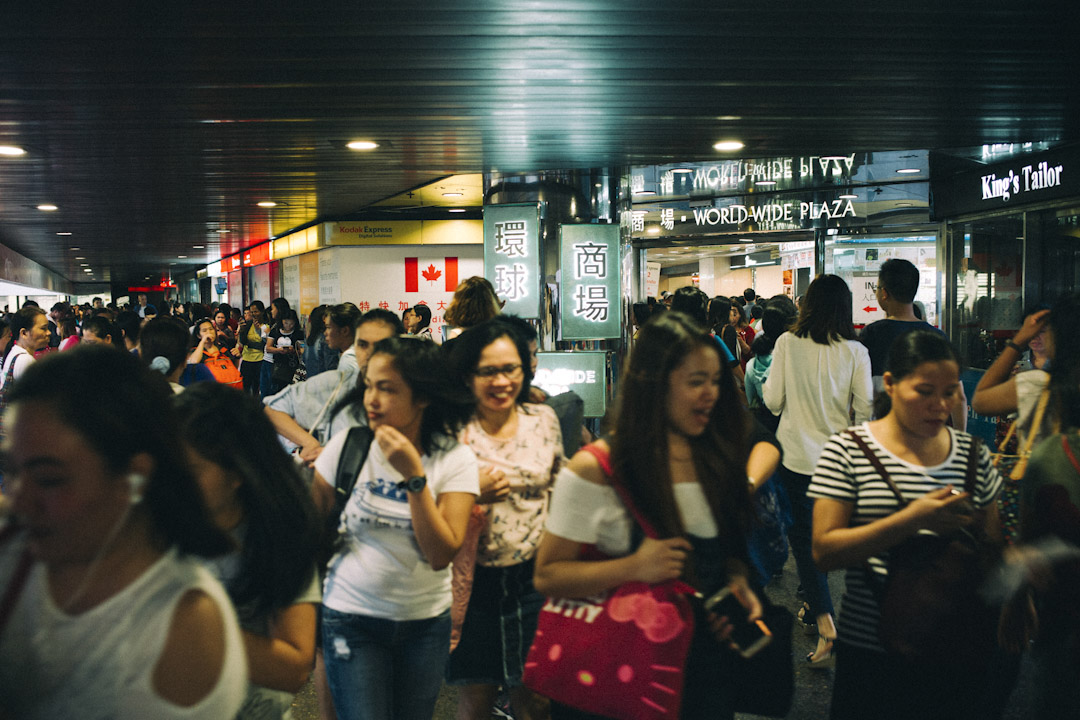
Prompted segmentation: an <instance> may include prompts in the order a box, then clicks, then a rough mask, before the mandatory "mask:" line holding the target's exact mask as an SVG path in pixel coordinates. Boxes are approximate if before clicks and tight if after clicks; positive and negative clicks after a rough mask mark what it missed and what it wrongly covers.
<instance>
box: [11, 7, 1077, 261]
mask: <svg viewBox="0 0 1080 720" xmlns="http://www.w3.org/2000/svg"><path fill="white" fill-rule="evenodd" d="M7 6H8V8H7V9H4V10H0V144H8V145H17V146H20V147H23V148H25V149H26V151H27V154H26V155H25V156H23V157H17V158H2V157H0V243H3V244H6V245H8V246H9V247H11V248H13V249H15V250H17V251H19V252H22V253H23V254H25V255H27V256H29V257H31V258H32V259H34V260H37V261H38V262H41V263H42V264H44V265H46V266H47V267H49V268H51V269H53V270H55V271H56V272H58V273H60V274H61V275H63V276H65V277H68V278H71V279H73V280H76V281H78V280H83V279H86V277H85V275H84V274H83V273H82V272H80V271H79V270H80V267H79V262H76V261H75V259H74V258H75V256H81V257H85V258H87V260H86V261H87V262H89V263H90V266H91V267H92V268H93V270H94V273H93V274H92V275H91V276H90V277H91V278H92V279H93V280H98V281H100V280H106V279H111V280H113V281H117V282H129V281H136V282H141V281H142V280H143V277H144V276H145V275H156V274H157V273H163V272H169V271H170V270H171V271H172V272H173V273H174V274H179V273H182V272H183V271H185V270H190V269H192V267H193V266H195V265H196V264H197V265H199V266H201V265H204V264H206V262H207V258H208V257H209V259H210V260H213V259H216V258H217V257H220V256H222V255H228V254H230V253H232V252H235V251H237V250H239V249H240V248H241V247H243V246H248V245H251V244H254V243H256V242H259V241H262V240H265V239H266V238H267V237H269V236H271V235H275V234H279V233H281V232H283V231H285V230H287V229H289V228H292V227H295V226H297V225H301V224H304V223H307V222H311V221H313V220H315V219H317V218H318V219H324V218H327V219H328V218H333V217H338V216H343V215H348V214H350V213H355V212H357V211H359V210H362V209H363V208H365V207H366V206H368V205H370V204H372V203H374V202H376V201H378V200H380V199H383V198H385V197H387V196H390V195H393V194H396V193H398V192H400V191H402V190H405V189H407V188H411V187H415V186H417V185H419V184H422V183H424V182H427V181H430V180H433V179H436V178H438V177H441V176H444V175H448V174H454V173H466V172H491V171H497V172H506V173H513V172H522V171H529V170H534V171H535V170H540V169H567V168H584V167H613V166H620V165H625V164H651V163H661V162H672V161H691V160H706V159H709V158H714V157H717V154H716V153H715V152H714V151H713V150H712V144H713V143H714V142H716V141H717V140H721V139H725V138H729V137H731V138H738V139H740V140H742V141H744V142H745V143H746V149H745V150H744V151H742V153H741V154H742V155H744V156H747V157H765V156H772V155H803V154H820V153H826V154H829V153H840V152H850V151H856V150H886V149H915V148H926V149H948V148H970V147H971V146H977V145H981V144H983V143H991V142H1014V141H1015V142H1019V141H1029V140H1034V141H1045V140H1049V141H1057V142H1060V141H1071V140H1076V139H1077V117H1078V108H1077V97H1078V93H1077V87H1076V86H1077V80H1076V78H1077V77H1078V75H1077V70H1078V69H1080V51H1078V50H1077V47H1078V46H1077V44H1076V40H1075V37H1074V33H1075V31H1076V28H1077V23H1076V22H1075V18H1073V19H1070V18H1069V17H1063V16H1059V15H1057V12H1060V10H1061V9H1062V8H1063V7H1066V6H1064V5H1060V4H1057V3H1038V2H1015V1H1011V2H999V1H997V0H991V1H983V2H978V3H973V2H955V1H953V2H946V1H943V0H935V1H934V2H925V1H921V0H919V1H914V2H910V1H909V2H903V3H895V2H863V3H850V2H845V3H837V2H824V1H819V2H812V3H810V2H801V1H800V2H788V3H777V2H763V1H762V0H757V1H753V2H752V1H750V0H739V1H737V2H732V1H730V0H729V1H726V2H725V1H722V0H712V1H711V2H673V1H666V2H665V1H664V0H657V1H656V2H638V1H635V0H619V1H618V2H615V1H612V0H551V1H543V0H535V1H533V2H527V1H525V0H517V1H513V0H501V1H500V0H457V1H455V2H402V1H398V2H393V3H372V2H350V3H324V4H309V3H289V4H287V5H284V6H278V5H271V6H260V5H259V4H251V3H230V2H227V1H226V0H177V1H175V2H146V1H145V0H143V1H142V2H138V3H130V5H128V4H121V3H112V4H110V3H73V2H69V3H66V8H65V7H64V4H61V5H60V6H59V9H57V6H55V5H51V4H48V3H41V2H38V3H32V2H27V1H24V2H9V3H7ZM1074 14H1075V13H1074ZM353 139H371V140H374V141H376V142H378V143H379V144H380V148H379V149H378V150H375V151H374V152H370V153H355V152H352V151H349V150H347V149H345V147H344V145H345V143H346V142H348V141H350V140H353ZM265 199H272V200H276V201H278V202H281V203H285V204H284V205H281V206H279V207H277V208H274V209H273V210H270V211H267V210H264V209H261V208H257V207H255V203H256V202H258V201H260V200H265ZM44 202H51V203H54V204H56V205H57V206H59V208H60V209H59V210H58V211H56V212H53V213H44V212H42V211H39V210H37V209H36V206H37V205H38V204H40V203H44ZM219 228H220V229H228V230H231V231H232V232H230V233H228V234H224V235H222V234H219V233H217V232H216V230H217V229H219ZM57 232H71V233H73V235H71V236H57V234H56V233H57ZM194 245H206V246H207V248H206V249H204V250H193V246H194ZM71 246H76V247H78V248H80V249H79V250H78V251H72V250H70V249H69V248H70V247H71ZM178 255H187V256H188V258H187V259H178V258H177V256H178ZM170 263H176V264H175V265H173V266H171V267H170Z"/></svg>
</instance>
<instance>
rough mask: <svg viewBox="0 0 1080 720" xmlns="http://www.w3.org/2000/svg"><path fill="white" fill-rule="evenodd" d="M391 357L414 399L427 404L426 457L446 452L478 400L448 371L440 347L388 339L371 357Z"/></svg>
mask: <svg viewBox="0 0 1080 720" xmlns="http://www.w3.org/2000/svg"><path fill="white" fill-rule="evenodd" d="M376 355H388V356H389V357H390V359H391V361H392V362H393V364H394V369H395V370H397V371H398V372H399V373H401V377H402V379H403V380H404V381H405V384H406V385H408V386H409V389H410V390H411V391H412V394H413V400H421V401H427V403H428V405H427V407H426V408H424V415H423V418H422V419H421V421H420V448H421V449H422V450H423V451H424V453H425V454H429V455H430V454H431V453H432V452H433V451H435V450H447V449H449V448H451V447H453V446H454V445H455V444H456V442H457V441H456V440H455V436H456V435H457V432H458V430H460V429H461V428H462V427H463V426H464V425H465V423H466V422H468V421H469V418H471V417H472V414H473V409H474V408H475V405H476V401H475V400H474V399H473V396H472V393H470V392H469V391H468V390H466V389H465V388H464V387H463V386H462V385H461V384H460V383H456V382H454V381H453V379H452V378H451V376H450V373H449V371H448V370H447V364H448V363H447V362H446V355H445V353H444V352H443V350H442V347H441V346H440V345H437V344H435V343H433V342H431V341H429V340H425V339H424V338H419V337H415V336H405V337H399V336H395V337H388V338H386V339H384V340H380V341H379V342H377V343H375V348H374V349H373V351H372V353H371V357H372V358H374V357H375V356H376Z"/></svg>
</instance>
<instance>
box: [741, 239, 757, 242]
mask: <svg viewBox="0 0 1080 720" xmlns="http://www.w3.org/2000/svg"><path fill="white" fill-rule="evenodd" d="M739 242H754V239H753V238H739Z"/></svg>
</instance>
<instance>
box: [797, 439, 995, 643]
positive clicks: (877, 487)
mask: <svg viewBox="0 0 1080 720" xmlns="http://www.w3.org/2000/svg"><path fill="white" fill-rule="evenodd" d="M850 430H851V431H854V432H855V433H857V434H858V435H859V436H860V437H862V439H863V440H865V441H866V443H867V445H868V446H869V447H870V449H871V450H872V451H873V452H874V454H876V455H877V457H878V458H879V459H880V460H881V463H882V464H883V465H884V466H885V469H886V470H887V471H888V472H889V476H890V477H891V478H892V480H893V482H894V483H896V486H897V488H899V490H900V492H901V494H903V496H904V498H905V499H906V500H907V501H908V502H911V501H913V500H916V499H918V498H919V497H921V496H922V495H925V494H926V493H928V492H931V491H933V490H936V489H938V488H942V487H945V486H947V485H951V486H953V487H954V488H957V489H958V490H962V489H963V487H964V478H965V476H966V474H967V466H968V454H969V452H970V450H971V446H972V437H971V436H970V435H968V434H967V433H963V432H959V431H956V430H953V429H952V428H949V433H950V434H951V441H952V442H951V447H952V449H951V450H950V452H949V456H948V457H947V458H946V459H945V461H944V462H942V463H941V464H940V465H935V466H933V467H924V466H921V465H914V464H912V463H909V462H907V461H905V460H901V459H900V458H898V457H897V456H895V455H893V454H892V453H890V452H889V451H888V450H886V449H885V448H884V447H883V446H882V445H881V444H880V443H879V442H878V441H877V440H876V439H875V438H874V436H873V434H872V433H871V432H870V430H869V428H868V426H867V424H866V423H863V424H862V425H857V426H855V427H853V428H850ZM1000 488H1001V476H1000V475H999V474H998V471H997V469H996V468H995V467H994V466H993V464H992V463H991V462H990V453H989V451H988V450H987V449H986V445H985V444H980V445H979V463H978V475H977V479H976V482H975V492H974V493H973V495H974V497H973V502H974V504H975V506H976V507H985V506H986V505H989V504H990V503H991V502H993V501H994V499H995V498H996V497H997V493H998V490H999V489H1000ZM807 495H808V496H809V497H811V498H815V499H816V498H828V499H830V500H839V501H841V502H845V503H851V504H852V505H854V507H853V509H852V514H851V527H860V526H863V525H868V524H870V523H872V522H874V521H875V520H878V519H880V518H883V517H886V516H888V515H891V514H892V513H894V512H896V511H897V510H899V503H898V502H897V499H896V495H894V494H893V492H892V490H890V489H889V486H888V485H887V484H886V483H885V481H884V480H883V479H882V478H881V476H880V474H879V473H878V471H877V470H875V469H874V466H873V465H872V464H871V463H870V460H869V459H868V458H867V457H866V455H865V454H864V453H863V451H862V450H860V449H859V446H858V445H857V444H856V443H855V441H854V440H852V439H851V438H849V437H847V436H846V435H845V434H844V433H838V434H836V435H833V436H832V437H831V438H829V441H828V443H827V444H826V445H825V449H824V450H822V453H821V459H820V460H819V461H818V464H817V469H816V470H815V471H814V477H813V480H812V481H811V483H810V489H809V491H808V492H807ZM887 562H888V553H881V554H879V555H877V556H874V557H871V558H870V559H869V566H870V568H872V569H873V572H874V575H875V578H874V579H873V580H870V579H869V578H868V574H867V569H866V566H865V565H861V566H859V567H852V568H849V569H848V571H847V577H846V583H847V587H846V589H845V591H844V596H843V599H842V603H841V606H840V617H839V618H838V620H837V632H838V633H839V635H840V639H841V640H843V641H844V642H846V643H850V644H851V645H855V646H858V647H861V648H864V649H867V650H877V651H879V652H884V649H883V648H882V647H881V643H880V642H879V640H878V619H879V617H880V609H879V607H878V601H877V597H876V596H875V594H874V590H873V589H872V588H871V586H870V585H869V584H868V581H870V582H874V583H876V584H877V587H878V588H880V583H881V582H882V581H883V580H884V578H885V576H886V575H887V574H888V570H887ZM879 592H880V590H879Z"/></svg>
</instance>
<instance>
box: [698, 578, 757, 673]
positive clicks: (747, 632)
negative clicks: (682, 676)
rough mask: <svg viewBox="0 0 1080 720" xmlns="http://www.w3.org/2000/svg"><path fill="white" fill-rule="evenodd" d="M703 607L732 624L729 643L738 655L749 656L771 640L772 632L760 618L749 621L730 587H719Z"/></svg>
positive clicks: (747, 614)
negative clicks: (725, 618)
mask: <svg viewBox="0 0 1080 720" xmlns="http://www.w3.org/2000/svg"><path fill="white" fill-rule="evenodd" d="M705 609H706V610H708V611H709V612H711V613H714V614H715V615H717V616H718V617H725V616H726V617H727V619H728V622H730V623H731V624H732V626H734V629H733V630H732V632H731V637H730V640H731V643H732V644H733V645H734V646H735V649H736V650H737V651H738V653H739V655H741V656H742V657H744V658H751V657H753V656H754V655H756V654H757V653H758V652H759V651H760V650H761V649H762V648H764V647H765V646H766V645H768V644H769V643H770V642H772V637H773V636H772V633H771V632H770V631H769V628H768V627H767V626H766V625H765V623H764V622H762V621H761V620H755V621H754V622H750V617H749V613H748V612H747V610H746V608H744V607H743V604H742V603H741V602H739V598H738V597H736V596H735V593H734V592H732V590H731V588H729V587H724V588H721V589H720V591H719V592H717V593H716V594H715V595H713V596H712V597H710V598H709V599H708V600H706V601H705Z"/></svg>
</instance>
